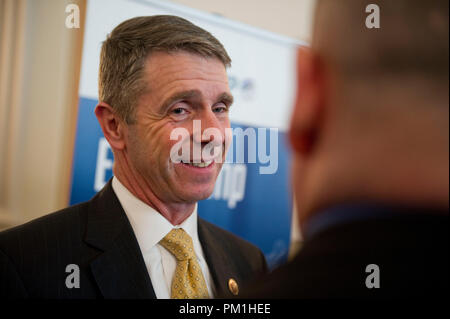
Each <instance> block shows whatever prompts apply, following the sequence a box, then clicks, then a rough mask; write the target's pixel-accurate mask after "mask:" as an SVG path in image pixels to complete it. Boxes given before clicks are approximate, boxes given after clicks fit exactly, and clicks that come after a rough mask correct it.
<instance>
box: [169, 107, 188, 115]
mask: <svg viewBox="0 0 450 319" xmlns="http://www.w3.org/2000/svg"><path fill="white" fill-rule="evenodd" d="M172 113H173V114H177V115H179V114H185V113H186V110H185V109H183V108H182V107H177V108H176V109H173V110H172Z"/></svg>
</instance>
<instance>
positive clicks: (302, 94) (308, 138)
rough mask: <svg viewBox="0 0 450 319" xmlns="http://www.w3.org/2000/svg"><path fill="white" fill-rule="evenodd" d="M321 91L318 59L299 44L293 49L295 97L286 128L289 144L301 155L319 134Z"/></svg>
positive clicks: (321, 104) (309, 148) (321, 116)
mask: <svg viewBox="0 0 450 319" xmlns="http://www.w3.org/2000/svg"><path fill="white" fill-rule="evenodd" d="M323 94H324V87H323V74H322V66H321V63H320V60H319V58H318V57H317V56H316V55H315V54H314V52H313V51H312V50H311V49H309V48H305V47H301V48H299V50H298V53H297V97H296V101H295V105H294V111H293V113H292V117H291V124H290V130H289V139H290V142H291V146H292V148H293V149H294V152H296V153H298V154H300V155H301V156H308V155H310V154H311V152H313V150H314V147H315V146H316V143H317V140H318V136H319V135H320V132H321V129H322V118H323V112H324V103H323Z"/></svg>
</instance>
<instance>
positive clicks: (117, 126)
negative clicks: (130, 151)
mask: <svg viewBox="0 0 450 319" xmlns="http://www.w3.org/2000/svg"><path fill="white" fill-rule="evenodd" d="M95 115H96V116H97V120H98V122H99V123H100V126H101V128H102V131H103V135H104V136H105V138H106V139H107V140H108V142H109V144H110V145H111V147H112V148H113V149H117V150H122V149H124V147H125V138H124V136H125V134H124V133H125V131H124V128H125V123H124V121H122V120H121V119H120V118H119V116H118V115H117V114H116V113H115V112H114V110H113V108H112V107H111V106H110V105H108V104H106V103H104V102H100V103H99V104H97V106H96V108H95Z"/></svg>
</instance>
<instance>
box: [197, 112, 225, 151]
mask: <svg viewBox="0 0 450 319" xmlns="http://www.w3.org/2000/svg"><path fill="white" fill-rule="evenodd" d="M197 119H198V120H200V124H201V128H200V127H199V126H200V125H197V127H196V128H195V129H200V131H199V132H198V134H194V142H196V143H209V142H213V143H217V144H221V143H222V141H223V132H222V131H223V127H222V124H221V122H220V121H219V120H218V118H217V116H216V113H214V112H213V111H212V110H207V111H204V112H202V113H201V116H199V117H198V118H197ZM194 127H195V126H194Z"/></svg>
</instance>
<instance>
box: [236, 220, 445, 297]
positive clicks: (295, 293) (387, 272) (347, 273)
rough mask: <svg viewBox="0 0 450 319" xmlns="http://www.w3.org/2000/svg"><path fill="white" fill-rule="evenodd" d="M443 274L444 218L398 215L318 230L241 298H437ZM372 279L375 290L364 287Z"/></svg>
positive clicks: (443, 277) (440, 294) (439, 294)
mask: <svg viewBox="0 0 450 319" xmlns="http://www.w3.org/2000/svg"><path fill="white" fill-rule="evenodd" d="M369 265H376V266H377V267H378V269H377V270H374V268H373V266H371V268H370V269H369V270H368V268H367V266H369ZM447 269H448V216H442V215H441V216H439V215H435V216H427V215H426V213H422V214H408V212H402V213H399V214H398V216H396V217H389V218H386V219H372V220H362V221H355V222H351V223H348V224H345V225H339V226H335V227H332V228H329V229H327V230H324V231H323V232H322V233H320V234H317V235H316V236H314V237H312V238H310V239H309V240H307V241H305V243H304V245H303V247H302V248H301V250H300V252H299V253H298V254H297V256H296V257H295V258H294V259H293V260H291V261H290V262H289V263H287V264H286V265H284V266H281V267H279V268H278V269H276V270H275V271H273V272H272V273H271V274H270V275H269V276H267V277H264V279H263V280H261V281H259V282H258V283H256V284H255V285H253V286H252V287H251V288H250V289H249V290H247V291H245V292H244V294H243V295H242V297H244V298H399V297H400V298H405V297H430V296H441V297H442V296H443V295H445V294H447V293H448V270H447ZM375 272H376V274H375ZM372 274H375V275H376V276H378V279H379V284H380V285H379V288H374V287H372V286H371V285H369V286H367V281H366V280H369V283H374V282H375V279H371V278H372V277H369V276H370V275H372ZM368 278H369V279H368ZM373 278H375V277H373ZM442 293H444V294H442Z"/></svg>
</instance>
